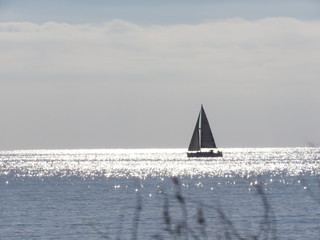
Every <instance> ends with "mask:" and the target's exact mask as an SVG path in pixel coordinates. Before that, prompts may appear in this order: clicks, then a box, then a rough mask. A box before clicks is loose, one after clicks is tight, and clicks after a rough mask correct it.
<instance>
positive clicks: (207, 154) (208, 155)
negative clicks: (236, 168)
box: [187, 151, 223, 158]
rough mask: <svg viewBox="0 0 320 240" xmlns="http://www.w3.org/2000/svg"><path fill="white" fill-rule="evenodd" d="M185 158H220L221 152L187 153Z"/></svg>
mask: <svg viewBox="0 0 320 240" xmlns="http://www.w3.org/2000/svg"><path fill="white" fill-rule="evenodd" d="M187 156H188V157H194V158H198V157H207V158H208V157H222V156H223V155H222V152H221V151H218V152H213V151H210V152H187Z"/></svg>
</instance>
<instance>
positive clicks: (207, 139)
mask: <svg viewBox="0 0 320 240" xmlns="http://www.w3.org/2000/svg"><path fill="white" fill-rule="evenodd" d="M200 130H201V148H216V147H217V146H216V143H215V141H214V139H213V135H212V132H211V129H210V125H209V122H208V118H207V115H206V113H205V112H204V109H203V107H202V105H201V127H200Z"/></svg>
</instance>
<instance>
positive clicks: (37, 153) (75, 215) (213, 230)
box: [0, 148, 320, 240]
mask: <svg viewBox="0 0 320 240" xmlns="http://www.w3.org/2000/svg"><path fill="white" fill-rule="evenodd" d="M221 150H222V151H223V154H224V155H223V157H222V158H212V159H210V158H203V159H196V158H194V159H193V158H191V159H188V158H187V157H186V149H74V150H16V151H0V239H12V240H13V239H26V240H32V239H41V240H46V239H55V240H57V239H68V240H72V239H74V240H79V239H86V240H87V239H92V240H93V239H115V240H121V239H125V240H127V239H133V240H135V239H320V176H319V174H320V148H225V149H221Z"/></svg>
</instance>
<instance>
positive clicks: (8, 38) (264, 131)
mask: <svg viewBox="0 0 320 240" xmlns="http://www.w3.org/2000/svg"><path fill="white" fill-rule="evenodd" d="M319 56H320V2H318V1H313V0H306V1H298V0H290V1H289V0H282V1H281V0H280V1H279V0H278V1H275V0H270V1H262V0H244V1H235V0H229V1H228V0H227V1H220V0H213V1H207V0H204V1H195V0H186V1H182V0H171V1H169V0H164V1H157V0H148V1H147V0H138V1H132V0H130V1H129V0H123V1H122V0H118V1H108V0H106V1H102V0H92V1H85V0H80V1H62V0H55V1H53V0H29V1H22V0H10V1H8V0H0V149H2V150H13V149H55V148H58V149H60V148H61V149H66V148H187V146H188V145H189V141H190V138H191V135H192V131H193V129H194V125H195V122H196V118H197V115H198V113H199V110H200V105H201V104H203V105H204V108H205V110H206V113H207V116H208V119H209V122H210V124H211V128H212V131H213V134H214V136H215V140H216V143H217V145H218V147H221V148H228V147H305V146H311V145H315V146H319V145H320V128H319V122H320V110H319V107H318V105H319V103H320V90H319V89H320V79H319V76H320V67H319V66H320V58H319Z"/></svg>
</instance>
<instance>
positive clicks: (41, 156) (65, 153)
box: [0, 148, 320, 178]
mask: <svg viewBox="0 0 320 240" xmlns="http://www.w3.org/2000/svg"><path fill="white" fill-rule="evenodd" d="M222 151H223V153H224V156H223V157H222V158H212V159H209V158H203V159H199V158H198V159H196V158H190V159H188V158H187V156H186V149H90V150H88V149H80V150H25V151H2V152H0V175H12V176H15V177H46V176H48V177H49V176H61V177H70V176H79V177H95V176H99V177H101V176H103V177H138V178H146V177H149V176H150V177H161V176H169V177H170V176H196V175H197V176H199V175H200V176H213V177H214V176H219V177H228V176H242V177H250V176H253V175H259V174H265V173H268V174H270V175H278V174H284V175H292V176H295V175H299V174H303V173H305V172H309V173H311V174H319V172H320V171H319V168H320V167H319V166H320V165H319V162H320V157H319V155H320V150H319V148H258V149H257V148H238V149H237V148H229V149H222Z"/></svg>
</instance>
